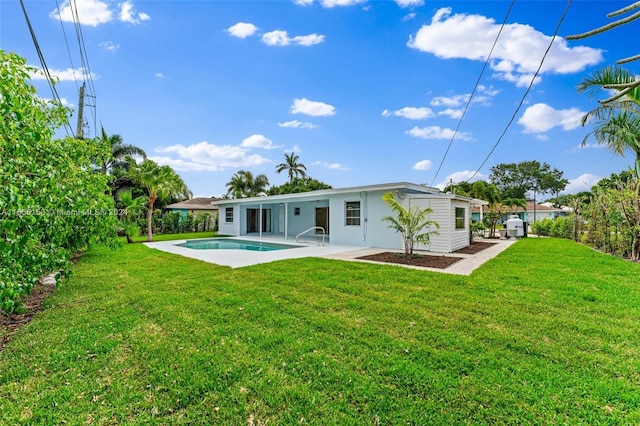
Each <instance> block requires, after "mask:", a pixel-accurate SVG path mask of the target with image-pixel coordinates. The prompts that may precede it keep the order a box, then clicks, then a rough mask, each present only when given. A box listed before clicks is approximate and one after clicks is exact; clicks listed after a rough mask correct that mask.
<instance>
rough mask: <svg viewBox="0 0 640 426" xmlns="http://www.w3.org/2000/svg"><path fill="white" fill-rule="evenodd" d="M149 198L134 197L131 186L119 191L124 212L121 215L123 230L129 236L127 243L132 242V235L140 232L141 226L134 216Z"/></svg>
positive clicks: (119, 203)
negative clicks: (133, 218)
mask: <svg viewBox="0 0 640 426" xmlns="http://www.w3.org/2000/svg"><path fill="white" fill-rule="evenodd" d="M146 202H147V199H146V198H145V197H143V196H140V197H135V198H134V197H133V193H132V192H131V188H128V189H123V190H120V191H118V206H119V207H121V210H122V211H123V214H122V215H121V216H120V217H119V219H120V224H121V225H122V227H121V230H122V232H123V233H124V235H125V236H126V237H127V243H132V242H133V240H132V239H131V237H133V236H135V235H138V234H139V233H140V227H139V226H138V224H137V223H136V222H135V221H134V220H132V216H133V215H134V214H135V213H137V212H139V211H140V210H142V208H143V207H144V205H145V203H146Z"/></svg>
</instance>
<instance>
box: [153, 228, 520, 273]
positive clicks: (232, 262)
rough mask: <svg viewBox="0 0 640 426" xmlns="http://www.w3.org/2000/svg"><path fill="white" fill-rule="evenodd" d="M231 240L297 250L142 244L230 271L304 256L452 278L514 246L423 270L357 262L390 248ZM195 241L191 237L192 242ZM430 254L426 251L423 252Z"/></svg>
mask: <svg viewBox="0 0 640 426" xmlns="http://www.w3.org/2000/svg"><path fill="white" fill-rule="evenodd" d="M224 238H230V239H238V240H245V241H254V242H266V243H274V244H287V245H297V246H299V248H293V249H286V250H273V251H250V250H237V249H219V250H201V249H200V250H199V249H189V248H186V247H180V246H179V245H178V244H184V243H185V242H186V241H187V240H173V241H160V242H152V243H144V244H145V245H146V246H147V247H149V248H152V249H157V250H160V251H164V252H168V253H173V254H178V255H181V256H185V257H189V258H192V259H198V260H202V261H203V262H208V263H214V264H216V265H221V266H228V267H231V268H242V267H245V266H252V265H258V264H261V263H269V262H275V261H278V260H287V259H300V258H305V257H323V258H327V259H334V260H343V261H352V262H353V261H355V262H365V263H376V264H383V265H387V266H396V267H405V268H412V269H419V270H426V271H432V272H441V273H445V274H455V275H469V274H471V273H472V272H473V271H474V270H475V269H477V268H478V267H479V266H480V265H482V264H483V263H485V262H487V261H488V260H490V259H492V258H494V257H495V256H497V255H498V254H499V253H501V252H502V251H504V250H506V249H507V248H509V246H511V244H513V243H515V242H516V241H517V240H514V239H512V240H493V239H492V240H482V239H481V240H479V241H488V242H491V243H495V245H494V247H491V248H488V249H485V250H482V251H480V252H478V253H476V254H456V253H438V254H439V255H442V254H444V255H446V256H456V257H461V258H462V260H461V261H459V262H456V263H454V264H453V265H451V266H449V267H448V268H445V269H436V268H423V267H416V266H408V265H400V264H390V263H379V262H373V261H369V260H362V259H357V258H358V257H361V256H364V255H366V254H373V253H379V252H381V251H392V250H389V249H382V248H376V247H361V246H343V245H332V244H326V245H324V246H322V245H318V244H316V243H294V242H291V241H290V240H284V239H281V238H280V239H270V238H262V239H259V238H251V237H247V236H242V237H224ZM195 239H196V238H194V240H195ZM425 253H429V252H425Z"/></svg>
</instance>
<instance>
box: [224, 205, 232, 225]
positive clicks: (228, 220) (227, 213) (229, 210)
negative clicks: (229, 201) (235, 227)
mask: <svg viewBox="0 0 640 426" xmlns="http://www.w3.org/2000/svg"><path fill="white" fill-rule="evenodd" d="M224 221H225V223H233V207H226V208H225V209H224Z"/></svg>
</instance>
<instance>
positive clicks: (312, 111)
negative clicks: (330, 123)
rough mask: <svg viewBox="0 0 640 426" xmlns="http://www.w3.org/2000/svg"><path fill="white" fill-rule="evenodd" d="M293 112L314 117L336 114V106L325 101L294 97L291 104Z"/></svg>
mask: <svg viewBox="0 0 640 426" xmlns="http://www.w3.org/2000/svg"><path fill="white" fill-rule="evenodd" d="M291 113H292V114H306V115H311V116H314V117H327V116H331V115H335V113H336V108H335V107H334V106H333V105H329V104H325V103H324V102H316V101H310V100H309V99H307V98H301V99H294V100H293V105H291Z"/></svg>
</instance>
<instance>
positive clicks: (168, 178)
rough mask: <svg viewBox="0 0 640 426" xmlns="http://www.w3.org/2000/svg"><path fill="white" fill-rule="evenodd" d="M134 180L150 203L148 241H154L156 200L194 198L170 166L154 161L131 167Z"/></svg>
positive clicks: (130, 171) (145, 161)
mask: <svg viewBox="0 0 640 426" xmlns="http://www.w3.org/2000/svg"><path fill="white" fill-rule="evenodd" d="M129 173H130V175H131V178H132V180H133V181H134V182H135V183H137V184H138V185H140V187H141V188H142V189H143V191H144V193H145V195H144V197H145V198H146V200H147V202H148V205H149V206H148V207H149V208H148V210H147V241H152V240H153V230H152V223H153V205H154V204H155V202H156V200H158V199H164V198H169V197H171V198H182V199H187V198H190V197H191V196H192V194H191V191H189V188H187V185H186V184H185V183H184V181H183V180H182V178H181V177H180V176H179V175H178V174H177V173H176V172H175V171H174V170H173V169H172V168H171V167H169V166H158V164H156V163H155V162H154V161H152V160H144V161H143V162H142V163H140V164H135V165H132V166H131V169H130V170H129Z"/></svg>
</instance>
